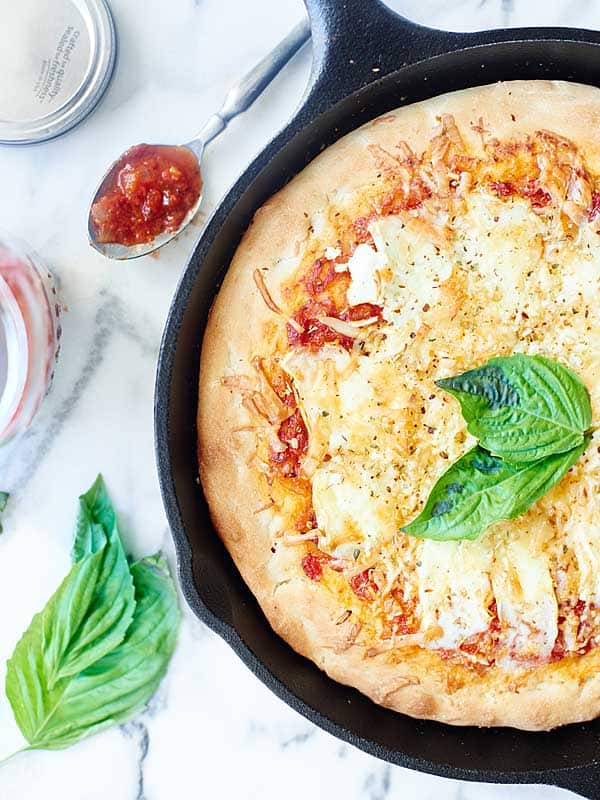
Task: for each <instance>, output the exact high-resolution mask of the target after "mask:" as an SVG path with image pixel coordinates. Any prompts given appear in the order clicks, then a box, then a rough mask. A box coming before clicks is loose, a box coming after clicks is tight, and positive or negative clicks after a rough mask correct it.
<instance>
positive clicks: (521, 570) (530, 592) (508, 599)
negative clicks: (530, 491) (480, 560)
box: [492, 525, 558, 665]
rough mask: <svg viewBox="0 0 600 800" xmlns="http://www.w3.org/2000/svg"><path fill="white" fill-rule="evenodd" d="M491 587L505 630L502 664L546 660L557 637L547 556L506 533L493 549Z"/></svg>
mask: <svg viewBox="0 0 600 800" xmlns="http://www.w3.org/2000/svg"><path fill="white" fill-rule="evenodd" d="M502 527H506V526H505V525H503V526H502ZM492 586H493V589H494V594H495V596H496V602H497V607H498V619H499V620H500V623H501V625H502V626H503V627H504V629H505V635H504V645H505V647H506V651H507V652H506V657H505V662H506V664H507V665H508V664H510V663H511V662H512V661H523V662H528V661H536V660H538V659H546V658H548V657H549V656H550V653H551V652H552V649H553V647H554V643H555V641H556V637H557V635H558V607H557V603H556V596H555V594H554V584H553V580H552V574H551V572H550V562H549V556H548V553H547V552H545V551H544V550H542V549H541V548H540V547H537V546H536V544H535V542H534V541H533V540H532V539H531V538H530V537H528V536H527V535H526V534H521V535H519V534H517V535H515V533H514V532H510V531H509V532H508V535H506V537H505V538H504V540H503V541H502V544H501V546H500V547H498V548H497V552H496V559H495V562H494V568H493V570H492Z"/></svg>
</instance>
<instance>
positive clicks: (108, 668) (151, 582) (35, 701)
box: [6, 554, 179, 750]
mask: <svg viewBox="0 0 600 800" xmlns="http://www.w3.org/2000/svg"><path fill="white" fill-rule="evenodd" d="M94 558H96V556H95V555H93V554H92V555H86V556H84V558H83V559H82V561H80V562H79V563H78V564H76V565H75V566H74V567H73V570H72V572H73V571H76V572H77V571H78V570H81V569H83V567H84V565H87V564H88V563H89V561H90V559H92V560H93V559H94ZM131 572H132V575H133V580H134V583H135V598H136V608H135V613H134V616H133V621H132V623H131V625H130V627H129V629H128V631H127V635H126V637H125V639H124V641H123V642H122V643H121V644H120V645H119V646H118V647H117V648H115V649H114V650H113V651H112V652H110V653H109V654H107V655H105V656H104V657H103V658H101V659H99V660H98V661H97V662H95V663H94V664H93V665H91V666H89V667H88V668H87V669H86V670H84V671H83V672H81V673H80V674H79V675H76V676H71V677H68V678H62V679H60V680H59V681H58V682H57V683H55V684H54V685H53V686H52V687H49V686H48V685H47V683H46V682H45V680H44V678H45V673H44V661H43V653H42V652H41V650H40V648H39V647H37V644H38V642H37V641H36V646H35V647H31V646H28V647H26V648H24V649H22V650H21V651H20V652H19V653H18V654H16V655H15V656H13V659H11V662H9V671H8V674H7V685H6V688H7V694H8V697H9V700H10V702H11V705H12V707H13V710H14V712H15V717H16V718H17V722H18V724H19V727H20V728H21V731H22V732H23V734H24V736H25V738H26V739H27V741H28V742H29V748H28V749H42V748H43V749H48V750H58V749H62V748H64V747H69V746H70V745H72V744H74V743H75V742H78V741H79V740H80V739H83V738H84V737H86V736H90V735H91V734H94V733H97V732H99V731H100V730H103V729H104V728H107V727H110V726H112V725H115V724H118V723H121V722H125V721H126V720H128V719H130V718H131V717H133V716H134V715H135V714H137V713H139V711H141V710H142V709H143V708H144V707H145V706H146V704H147V703H148V701H149V700H150V698H151V697H152V695H153V694H154V692H155V691H156V689H157V687H158V685H159V683H160V681H161V680H162V678H163V676H164V674H165V672H166V670H167V666H168V663H169V660H170V658H171V656H172V654H173V650H174V648H175V643H176V638H177V628H178V624H179V609H178V606H177V595H176V592H175V587H174V584H173V580H172V579H171V577H170V575H169V571H168V568H167V565H166V562H165V560H164V559H163V558H162V557H160V556H153V557H150V558H146V559H143V560H142V561H139V562H137V563H135V564H133V565H132V567H131Z"/></svg>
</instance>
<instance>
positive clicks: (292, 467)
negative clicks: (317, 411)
mask: <svg viewBox="0 0 600 800" xmlns="http://www.w3.org/2000/svg"><path fill="white" fill-rule="evenodd" d="M277 438H278V439H279V441H280V442H282V443H283V444H285V445H286V448H285V450H281V451H275V450H271V461H272V462H273V464H275V466H276V467H277V468H278V469H279V471H280V472H281V474H282V475H283V476H284V477H285V478H297V477H298V473H299V471H300V459H301V457H302V456H303V455H304V454H305V453H306V451H307V450H308V431H307V430H306V425H305V424H304V420H303V419H302V415H301V414H300V411H299V410H298V409H296V410H295V411H294V413H293V414H290V416H289V417H287V419H284V420H283V422H282V423H281V425H280V426H279V430H278V432H277Z"/></svg>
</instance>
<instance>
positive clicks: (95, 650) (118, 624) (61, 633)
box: [13, 484, 135, 689]
mask: <svg viewBox="0 0 600 800" xmlns="http://www.w3.org/2000/svg"><path fill="white" fill-rule="evenodd" d="M94 486H95V487H96V489H98V488H99V487H98V486H97V485H96V484H94ZM92 488H94V487H92ZM84 497H85V496H84ZM109 502H110V501H109ZM105 506H106V504H105V503H104V504H102V508H103V509H104V511H103V513H102V514H100V513H99V511H98V509H99V508H100V506H93V504H92V505H90V506H89V508H87V507H86V506H85V504H83V505H82V508H83V509H84V510H85V514H84V513H83V512H81V513H80V517H79V519H78V525H77V534H76V535H77V537H78V539H79V542H80V544H81V546H80V547H79V548H78V551H79V556H80V560H79V561H78V562H77V564H76V565H75V566H74V567H73V569H72V570H71V572H70V573H69V575H68V576H67V578H66V579H65V581H63V583H62V585H61V586H60V588H59V589H58V591H57V592H56V593H55V594H54V595H53V597H52V598H51V599H50V601H49V602H48V604H47V605H46V608H45V609H44V610H43V611H42V612H41V613H40V614H37V615H36V616H35V617H34V619H33V621H32V623H31V625H30V628H29V630H28V631H27V633H26V634H25V635H24V637H23V638H22V639H21V642H19V644H18V645H17V648H16V649H15V653H14V654H13V658H16V657H18V655H19V653H26V652H36V650H40V652H41V653H42V656H43V658H42V662H41V664H40V665H39V666H40V668H41V669H43V672H42V674H41V679H42V680H43V683H44V684H45V685H46V686H47V687H48V688H49V689H51V688H52V687H53V686H54V685H55V684H56V683H57V682H58V681H59V680H60V679H61V678H66V677H69V676H71V675H76V674H77V673H79V672H81V671H82V670H84V669H86V668H87V667H89V666H90V665H91V664H93V663H94V662H95V661H97V660H98V659H100V658H102V657H103V656H105V655H106V654H107V653H110V652H111V650H114V648H115V647H117V645H119V644H120V643H121V642H122V641H123V639H124V637H125V633H126V632H127V629H128V627H129V625H130V623H131V620H132V618H133V612H134V609H135V596H134V586H133V579H132V577H131V573H130V571H129V564H128V563H127V557H126V555H125V551H124V550H123V545H122V544H121V540H120V538H119V533H118V530H117V527H116V519H115V516H114V512H113V513H112V516H111V514H110V513H109V512H108V510H107V508H106V507H105ZM84 518H85V519H86V520H87V525H88V535H87V538H86V537H85V536H83V531H84V527H85V526H84V524H83V520H84ZM98 520H101V522H102V523H103V524H110V523H112V528H111V529H110V530H105V529H104V527H103V524H101V523H99V522H98ZM100 532H101V536H100ZM101 540H102V541H101ZM84 541H87V543H88V545H89V549H90V551H89V552H88V553H85V554H84V553H83V542H84ZM90 563H91V564H93V565H94V572H93V574H92V573H90V574H88V573H89V570H90V569H91V567H89V566H87V565H88V564H90ZM79 564H81V565H84V564H85V565H86V566H85V574H86V578H85V586H84V587H83V589H82V588H81V585H80V573H79V571H78V570H77V569H76V568H75V567H77V566H78V565H79ZM36 658H37V656H36ZM17 660H18V659H17Z"/></svg>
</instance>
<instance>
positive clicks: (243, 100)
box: [88, 20, 310, 260]
mask: <svg viewBox="0 0 600 800" xmlns="http://www.w3.org/2000/svg"><path fill="white" fill-rule="evenodd" d="M309 38H310V26H309V24H308V20H304V21H303V22H300V23H298V25H296V27H295V28H293V30H291V31H290V32H289V33H288V35H287V36H286V37H285V39H283V40H282V41H281V42H280V43H279V44H278V45H277V47H275V49H274V50H272V51H271V52H270V53H269V55H268V56H265V58H263V59H262V60H261V61H259V63H258V64H257V65H256V66H255V67H254V68H253V69H251V70H250V72H249V73H248V74H247V75H246V76H245V77H244V78H242V80H241V81H239V83H237V84H236V85H235V86H232V87H231V89H230V90H229V92H228V93H227V95H226V97H225V101H224V102H223V105H222V106H221V109H220V110H219V111H218V112H217V113H216V114H213V115H212V116H210V117H209V118H208V120H207V121H206V123H205V125H204V127H203V128H202V130H201V131H200V132H199V133H198V135H197V136H195V137H194V139H192V140H191V141H190V142H186V143H185V144H183V145H182V146H183V147H187V148H188V150H191V151H192V153H193V154H194V155H195V157H196V159H197V160H198V166H200V164H201V158H202V154H203V152H204V148H205V147H206V145H207V144H208V143H209V142H212V140H213V139H214V138H215V137H217V136H218V135H219V134H220V133H221V132H222V131H224V130H225V128H226V127H227V125H228V123H229V122H230V121H231V120H232V119H233V118H234V117H237V115H238V114H241V113H242V111H246V110H247V109H248V108H249V107H250V106H251V105H252V103H254V101H255V100H256V98H257V97H258V96H259V95H260V94H262V92H263V91H264V90H265V89H266V87H267V86H268V85H269V84H270V83H271V81H272V80H273V78H274V77H275V76H276V75H277V74H278V73H279V72H280V70H281V69H282V67H284V66H285V64H287V62H288V61H289V60H290V58H291V57H292V56H293V55H294V53H296V52H297V51H298V50H299V49H300V48H301V47H302V45H303V44H304V43H305V42H307V41H308V39H309ZM123 155H125V154H123ZM122 158H123V156H120V157H119V158H118V159H117V160H116V161H115V162H114V163H113V164H112V165H111V166H110V168H109V169H108V170H107V172H106V174H105V175H104V177H103V178H102V181H101V182H100V185H99V186H98V189H97V190H96V193H95V194H94V198H93V200H92V202H91V204H90V211H89V213H88V237H89V241H90V244H91V245H92V247H95V248H96V250H98V252H100V253H102V255H104V256H106V257H107V258H114V259H119V260H123V259H128V258H138V257H139V256H143V255H146V254H147V253H152V252H153V251H154V250H158V248H159V247H162V246H163V245H164V244H166V243H167V242H169V241H170V240H171V239H173V238H174V237H175V236H177V235H178V234H179V233H181V231H182V230H183V229H184V228H185V227H186V226H187V225H189V223H190V222H191V220H192V219H193V217H194V216H195V214H196V212H197V211H198V208H199V207H200V203H201V201H202V188H201V189H200V194H199V196H198V200H197V201H196V203H195V204H194V206H193V207H192V208H191V209H190V210H189V211H188V213H187V214H186V216H185V218H184V219H183V221H182V223H181V224H180V226H179V227H178V228H177V230H175V231H169V232H167V233H162V234H159V235H158V236H157V237H156V238H155V239H152V241H150V242H143V243H140V244H133V245H123V244H117V243H113V242H107V243H102V242H98V241H97V239H96V234H95V231H94V224H93V220H92V216H91V209H92V206H93V205H94V203H95V202H96V200H97V199H98V198H99V197H100V195H101V193H102V190H103V189H104V186H103V184H104V182H105V180H106V179H107V178H108V177H109V175H110V173H111V172H112V170H113V169H114V168H115V166H116V165H117V164H118V163H119V162H120V161H121V159H122Z"/></svg>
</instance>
